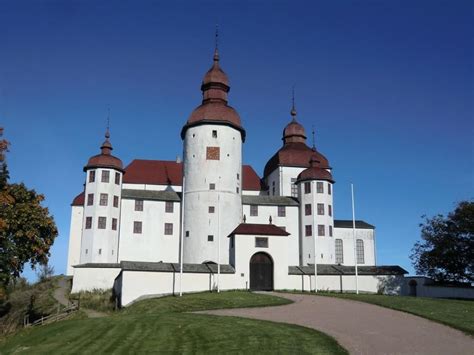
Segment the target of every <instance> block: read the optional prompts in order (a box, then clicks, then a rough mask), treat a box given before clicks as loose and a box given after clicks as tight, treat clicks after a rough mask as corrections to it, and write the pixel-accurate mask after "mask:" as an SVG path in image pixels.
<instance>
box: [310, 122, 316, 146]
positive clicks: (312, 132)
mask: <svg viewBox="0 0 474 355" xmlns="http://www.w3.org/2000/svg"><path fill="white" fill-rule="evenodd" d="M311 134H312V135H313V150H316V145H315V143H314V125H313V129H312V131H311Z"/></svg>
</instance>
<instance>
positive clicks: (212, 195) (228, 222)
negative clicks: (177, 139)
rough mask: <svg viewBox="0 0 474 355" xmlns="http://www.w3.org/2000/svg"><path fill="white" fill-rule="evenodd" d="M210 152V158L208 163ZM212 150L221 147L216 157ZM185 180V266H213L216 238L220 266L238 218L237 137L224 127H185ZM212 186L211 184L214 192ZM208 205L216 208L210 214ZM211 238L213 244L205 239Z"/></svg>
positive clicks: (226, 258) (239, 147) (239, 141)
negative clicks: (204, 263)
mask: <svg viewBox="0 0 474 355" xmlns="http://www.w3.org/2000/svg"><path fill="white" fill-rule="evenodd" d="M213 131H216V133H217V136H216V137H215V136H214V135H213ZM208 148H211V155H212V156H211V158H214V159H209V158H210V157H209V152H208ZM215 148H219V149H218V150H219V157H218V159H216V158H217V156H216V149H215ZM184 176H185V186H184V193H185V194H184V233H185V236H184V256H183V260H184V262H185V263H203V262H206V261H212V262H216V263H217V256H218V252H217V250H218V249H217V246H218V239H217V238H220V260H219V263H221V264H227V263H229V238H227V236H228V235H229V234H230V233H231V232H232V231H233V230H234V229H235V228H236V227H237V225H239V224H240V222H241V219H242V198H241V192H242V136H241V133H240V132H239V131H238V130H236V129H234V128H232V127H229V126H225V125H214V124H205V125H199V126H195V127H191V128H188V129H187V131H186V135H185V138H184ZM210 184H214V187H215V189H214V190H212V189H211V186H210ZM209 207H214V213H209ZM187 234H189V236H186V235H187ZM210 235H212V236H213V238H214V240H213V241H208V236H210Z"/></svg>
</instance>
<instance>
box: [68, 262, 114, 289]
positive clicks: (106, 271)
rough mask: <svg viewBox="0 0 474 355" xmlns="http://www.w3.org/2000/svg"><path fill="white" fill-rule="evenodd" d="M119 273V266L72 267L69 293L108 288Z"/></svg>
mask: <svg viewBox="0 0 474 355" xmlns="http://www.w3.org/2000/svg"><path fill="white" fill-rule="evenodd" d="M119 273H120V268H82V267H81V268H77V267H76V268H74V277H73V279H72V290H71V293H77V292H81V291H93V290H109V289H111V288H112V287H113V285H114V280H115V278H116V277H117V275H118V274H119Z"/></svg>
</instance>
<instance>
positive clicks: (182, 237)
mask: <svg viewBox="0 0 474 355" xmlns="http://www.w3.org/2000/svg"><path fill="white" fill-rule="evenodd" d="M183 169H184V164H183ZM185 181H186V178H185V177H184V172H183V187H182V188H181V236H180V237H181V238H180V239H181V240H180V244H181V245H180V251H179V254H180V255H179V297H181V296H182V295H183V255H184V245H183V243H184V233H185V232H184V185H185Z"/></svg>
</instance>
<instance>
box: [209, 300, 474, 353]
mask: <svg viewBox="0 0 474 355" xmlns="http://www.w3.org/2000/svg"><path fill="white" fill-rule="evenodd" d="M275 295H276V296H280V297H285V298H288V299H290V300H292V301H294V303H292V304H289V305H285V306H277V307H263V308H240V309H225V310H217V311H206V312H203V313H207V314H216V315H223V316H238V317H245V318H255V319H263V320H269V321H274V322H282V323H291V324H297V325H302V326H305V327H309V328H313V329H317V330H320V331H322V332H324V333H326V334H329V335H331V336H333V337H334V338H336V339H337V341H338V342H339V343H340V344H341V345H342V346H343V347H345V348H346V349H347V350H348V351H349V352H350V353H351V354H453V355H454V354H470V355H472V354H474V339H473V338H471V337H469V336H467V335H465V334H464V333H462V332H460V331H458V330H455V329H453V328H450V327H447V326H444V325H441V324H438V323H435V322H432V321H429V320H427V319H424V318H420V317H417V316H414V315H411V314H408V313H404V312H399V311H394V310H391V309H388V308H383V307H379V306H375V305H371V304H368V303H362V302H356V301H350V300H343V299H338V298H333V297H318V296H311V295H295V294H281V293H278V294H275Z"/></svg>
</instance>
